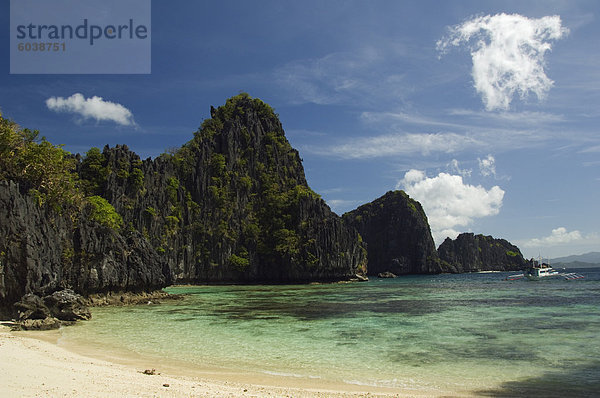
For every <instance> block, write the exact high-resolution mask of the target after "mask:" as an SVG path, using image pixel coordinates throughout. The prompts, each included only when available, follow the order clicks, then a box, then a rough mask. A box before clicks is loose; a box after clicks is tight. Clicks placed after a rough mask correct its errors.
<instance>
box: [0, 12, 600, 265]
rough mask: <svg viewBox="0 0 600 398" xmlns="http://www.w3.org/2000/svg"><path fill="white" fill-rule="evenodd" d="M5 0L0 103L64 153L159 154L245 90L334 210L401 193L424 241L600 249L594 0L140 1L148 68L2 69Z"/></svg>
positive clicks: (599, 99)
mask: <svg viewBox="0 0 600 398" xmlns="http://www.w3.org/2000/svg"><path fill="white" fill-rule="evenodd" d="M2 4H3V5H2V10H0V11H1V12H0V22H1V23H2V26H4V27H5V28H4V29H2V30H0V40H1V42H2V46H3V47H4V49H5V50H4V51H5V54H6V56H5V57H2V58H1V59H0V109H1V110H2V113H3V115H4V116H5V117H9V118H12V119H13V120H15V121H17V122H18V123H19V124H21V125H22V126H25V127H29V128H35V129H39V130H40V131H41V133H42V134H43V135H44V136H46V137H47V138H48V139H49V140H50V141H51V142H53V143H56V144H64V145H65V148H66V149H67V150H69V151H71V152H82V153H83V152H85V151H87V150H88V149H89V148H90V147H92V146H97V147H100V148H102V147H103V146H104V145H105V144H109V145H111V146H113V145H116V144H127V145H128V146H129V147H130V148H131V149H132V150H134V151H136V152H137V153H139V154H140V155H141V156H142V157H148V156H156V155H159V154H160V153H162V152H164V151H165V150H166V149H168V148H170V147H178V146H180V145H182V144H183V143H185V142H186V141H188V140H189V139H190V138H191V137H192V133H193V132H194V131H195V130H196V129H197V128H198V126H200V124H201V123H202V120H203V119H205V118H207V117H209V108H210V105H215V106H218V105H221V104H223V103H224V101H225V100H226V99H227V98H228V97H230V96H233V95H236V94H238V93H239V92H240V91H245V92H248V93H250V95H252V96H253V97H258V98H261V99H263V100H264V101H266V102H267V103H269V104H271V105H272V106H273V107H274V108H275V110H276V112H277V113H278V114H279V116H280V118H281V121H282V123H283V126H284V129H285V131H286V134H287V137H288V139H289V140H290V142H291V143H292V145H293V146H294V147H296V148H297V149H298V150H299V151H300V154H301V157H302V158H303V159H304V167H305V171H306V174H307V178H308V181H309V184H310V185H311V187H312V188H313V189H314V190H315V191H317V192H318V193H320V194H321V195H322V196H323V198H324V199H325V200H326V201H327V202H328V203H329V204H330V206H331V207H332V208H333V210H334V211H336V212H337V213H338V214H342V213H344V212H345V211H348V210H352V209H354V208H355V207H357V206H358V205H360V204H362V203H366V202H369V201H372V200H374V199H375V198H377V197H379V196H381V195H383V194H384V193H385V192H386V191H388V190H392V189H396V188H398V189H405V190H406V191H407V192H408V193H409V194H410V195H411V196H412V197H414V198H416V199H417V200H419V201H420V202H421V203H422V204H423V206H424V207H425V210H426V212H427V215H428V217H429V220H430V223H431V226H432V232H433V234H434V237H435V239H436V243H437V244H440V243H441V242H442V240H443V239H444V237H445V236H452V237H453V236H455V235H456V233H458V232H465V231H469V232H475V233H483V234H486V235H493V236H494V237H501V238H505V239H507V240H509V241H511V242H513V243H515V244H517V245H518V246H519V247H520V248H521V250H522V251H523V252H524V254H525V255H526V256H528V257H532V256H536V257H537V256H538V254H541V255H543V256H547V257H556V256H562V255H568V254H580V253H584V252H587V251H600V211H599V210H600V209H599V205H598V203H599V201H598V198H599V197H600V156H599V155H600V134H599V131H598V128H599V127H598V126H600V68H598V65H600V40H598V38H599V37H600V21H599V18H600V3H598V2H597V1H502V2H499V1H492V2H490V1H443V2H442V1H369V2H366V1H320V2H316V1H314V2H313V1H303V2H291V1H225V2H192V1H166V0H165V1H160V0H154V1H152V28H151V38H152V65H151V66H152V68H151V69H152V73H151V74H147V75H83V74H82V75H11V74H9V57H8V53H9V29H8V26H9V12H8V11H9V2H8V1H4V2H3V3H2ZM75 94H80V96H74V95H75ZM93 97H99V98H96V99H93ZM100 98H101V99H100ZM74 104H78V106H79V107H76V106H75V105H74ZM82 109H84V110H85V109H87V113H82V112H84V111H82Z"/></svg>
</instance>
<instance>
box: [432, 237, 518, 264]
mask: <svg viewBox="0 0 600 398" xmlns="http://www.w3.org/2000/svg"><path fill="white" fill-rule="evenodd" d="M438 253H439V255H440V258H441V259H442V260H444V261H445V262H447V263H448V264H449V265H450V271H451V272H477V271H520V270H522V269H524V268H526V267H527V260H525V259H524V258H523V255H522V254H521V250H519V248H518V247H517V246H515V245H513V244H511V243H510V242H508V241H507V240H505V239H496V238H493V237H492V236H485V235H475V234H473V233H463V234H460V235H458V236H457V237H456V239H454V240H452V239H450V238H446V240H445V241H444V242H443V243H442V244H441V245H440V247H439V248H438Z"/></svg>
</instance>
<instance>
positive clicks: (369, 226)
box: [343, 191, 444, 275]
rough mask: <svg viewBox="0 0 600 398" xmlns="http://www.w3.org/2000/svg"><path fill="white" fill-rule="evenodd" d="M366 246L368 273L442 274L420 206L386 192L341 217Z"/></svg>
mask: <svg viewBox="0 0 600 398" xmlns="http://www.w3.org/2000/svg"><path fill="white" fill-rule="evenodd" d="M343 218H344V221H345V222H346V223H347V224H348V225H350V226H353V227H355V228H356V229H357V230H358V232H359V233H360V235H361V236H362V238H363V240H364V241H365V242H366V243H367V252H368V266H367V269H368V273H369V275H378V274H379V273H383V272H392V273H394V274H396V275H402V274H431V273H440V272H443V271H444V264H443V263H442V262H441V261H440V259H439V258H438V255H437V252H436V250H435V244H434V242H433V238H432V237H431V231H430V229H429V223H428V222H427V216H426V215H425V212H424V211H423V208H422V207H421V204H420V203H419V202H417V201H415V200H413V199H411V198H410V197H409V196H408V195H407V194H406V193H405V192H404V191H390V192H388V193H386V194H385V195H383V196H382V197H380V198H378V199H376V200H374V201H373V202H371V203H367V204H364V205H362V206H360V207H359V208H357V209H356V210H353V211H351V212H348V213H346V214H344V215H343Z"/></svg>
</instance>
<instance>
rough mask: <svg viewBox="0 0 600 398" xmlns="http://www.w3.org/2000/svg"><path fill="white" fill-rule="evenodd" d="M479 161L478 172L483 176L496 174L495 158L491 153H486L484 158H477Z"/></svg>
mask: <svg viewBox="0 0 600 398" xmlns="http://www.w3.org/2000/svg"><path fill="white" fill-rule="evenodd" d="M477 161H478V162H479V172H480V173H481V175H482V176H484V177H489V176H496V159H494V157H493V156H492V155H487V158H485V159H479V158H477Z"/></svg>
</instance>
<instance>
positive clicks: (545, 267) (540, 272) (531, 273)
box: [523, 261, 561, 281]
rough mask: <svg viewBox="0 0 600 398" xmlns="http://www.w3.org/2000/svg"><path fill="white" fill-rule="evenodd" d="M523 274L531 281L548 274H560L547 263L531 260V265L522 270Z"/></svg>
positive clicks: (545, 276)
mask: <svg viewBox="0 0 600 398" xmlns="http://www.w3.org/2000/svg"><path fill="white" fill-rule="evenodd" d="M523 276H525V277H526V278H527V279H529V280H532V281H539V280H540V279H541V278H547V277H549V276H561V275H560V272H558V271H557V270H555V269H554V268H552V267H551V266H550V265H549V264H546V263H541V264H540V263H539V262H535V261H534V262H533V266H532V267H531V268H529V269H526V270H525V271H523Z"/></svg>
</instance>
